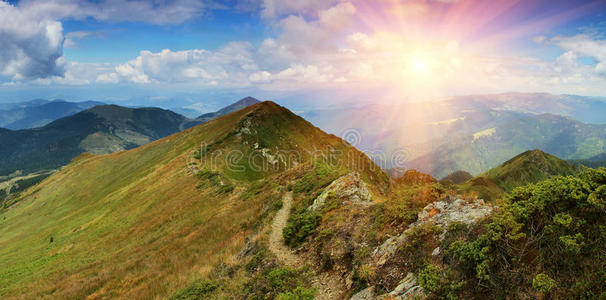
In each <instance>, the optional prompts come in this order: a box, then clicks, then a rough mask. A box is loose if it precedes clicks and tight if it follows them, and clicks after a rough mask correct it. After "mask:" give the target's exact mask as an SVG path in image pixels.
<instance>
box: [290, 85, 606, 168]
mask: <svg viewBox="0 0 606 300" xmlns="http://www.w3.org/2000/svg"><path fill="white" fill-rule="evenodd" d="M545 113H549V114H552V115H558V116H564V117H569V118H572V119H576V120H579V121H580V122H583V123H594V124H604V123H606V98H598V97H580V96H572V95H551V94H525V93H507V94H495V95H471V96H460V97H451V98H445V99H441V100H439V101H428V102H413V103H401V104H386V103H377V104H369V105H358V106H343V107H337V108H331V109H323V110H315V111H308V112H304V113H301V115H302V116H303V117H304V118H305V119H307V120H308V121H310V122H311V123H313V124H314V125H316V126H318V127H320V128H322V129H323V130H326V131H327V132H330V133H333V134H335V135H338V136H340V137H344V138H345V139H346V140H350V139H349V137H348V136H346V135H352V132H353V136H352V137H351V140H353V141H354V142H355V145H354V146H356V147H357V148H358V149H361V150H363V151H365V152H368V153H377V154H378V155H375V156H374V157H373V159H374V160H375V161H376V162H377V164H378V165H380V166H381V167H383V168H385V169H389V168H392V167H407V168H419V167H422V166H424V165H427V164H428V163H430V166H429V167H426V168H424V169H422V171H424V172H430V173H431V175H433V176H435V177H437V178H441V177H444V176H447V175H448V174H450V173H452V172H454V171H456V170H466V171H468V172H471V173H472V174H479V173H481V172H483V171H485V170H488V169H490V168H492V167H495V166H497V165H498V164H499V163H501V162H503V161H505V160H507V159H508V158H510V157H512V156H514V155H515V154H517V153H520V152H523V151H525V150H530V149H535V148H541V149H545V150H547V151H549V152H553V153H555V154H557V155H559V156H561V157H563V158H567V159H568V158H571V157H575V158H586V157H590V156H592V155H595V154H598V153H600V152H598V151H597V150H598V149H593V150H592V149H589V148H592V147H593V148H599V147H600V145H599V144H594V145H593V146H592V143H591V141H590V140H586V142H587V143H588V144H585V145H578V148H579V151H580V152H579V153H577V154H575V155H572V154H569V153H562V152H559V151H558V149H554V148H557V144H554V145H553V147H551V148H548V147H546V144H545V143H539V142H538V139H537V141H534V142H533V141H528V142H527V143H525V144H522V145H514V146H515V147H514V149H509V146H508V147H506V148H505V149H498V148H497V149H494V148H491V147H488V148H487V149H482V148H479V149H476V148H477V147H472V148H471V149H470V148H469V147H468V144H469V143H470V141H473V140H474V135H475V137H478V138H480V137H482V136H487V135H488V134H490V133H491V132H492V130H494V129H504V128H505V126H508V125H506V124H512V125H511V126H513V127H514V128H521V127H524V128H527V127H530V126H524V125H523V124H517V125H515V124H516V123H524V122H528V120H532V117H534V116H540V115H543V114H545ZM528 118H530V119H528ZM554 122H556V123H558V121H554ZM545 125H546V124H541V125H539V126H541V127H542V128H543V129H544V132H534V133H533V134H531V135H530V137H537V136H536V135H534V134H539V135H543V134H545V135H546V136H551V137H552V136H554V135H557V134H558V132H559V130H561V129H562V130H564V127H565V126H568V125H570V126H576V124H574V122H572V123H571V122H569V123H568V124H567V125H565V124H561V125H562V126H563V127H561V126H553V127H551V126H545ZM549 130H555V131H554V132H549ZM567 130H568V131H573V130H574V128H572V127H571V128H569V129H567ZM533 131H536V130H533ZM594 132H595V131H594ZM598 133H599V132H598ZM470 137H471V138H470ZM586 137H587V138H589V136H586ZM566 143H568V142H566ZM480 144H482V143H480ZM442 149H445V150H444V151H443V150H442ZM451 150H454V152H455V154H450V153H451ZM472 150H473V151H472ZM488 150H490V151H496V152H491V153H487V151H488ZM445 154H449V155H446V156H445V157H444V155H445ZM473 157H477V159H475V160H474V159H471V160H470V159H469V158H473ZM394 158H397V159H394ZM404 159H405V160H407V161H408V163H407V164H406V165H405V166H402V165H394V163H393V161H403V160H404ZM464 160H467V161H469V163H468V164H463V163H461V161H464ZM435 162H439V164H436V163H435ZM434 166H435V167H434Z"/></svg>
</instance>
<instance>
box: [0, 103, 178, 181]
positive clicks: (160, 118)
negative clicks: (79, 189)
mask: <svg viewBox="0 0 606 300" xmlns="http://www.w3.org/2000/svg"><path fill="white" fill-rule="evenodd" d="M188 122H190V120H189V119H187V118H185V117H183V116H181V115H178V114H176V113H173V112H171V111H168V110H163V109H159V108H140V109H134V108H125V107H120V106H117V105H103V106H96V107H94V108H91V109H89V110H86V111H83V112H80V113H77V114H75V115H72V116H69V117H65V118H61V119H59V120H56V121H54V122H51V123H50V124H48V125H46V126H43V127H41V128H35V129H23V130H16V131H8V130H3V131H0V175H8V174H10V173H12V172H14V171H16V170H22V171H23V172H24V173H30V172H34V171H38V170H43V169H54V168H57V167H60V166H62V165H65V164H67V163H68V162H69V161H70V160H71V159H72V158H74V157H76V156H78V155H79V154H81V153H83V152H90V153H96V154H101V153H111V152H116V151H121V150H125V149H130V148H134V147H137V146H140V145H143V144H146V143H149V142H150V141H153V140H157V139H159V138H162V137H165V136H167V135H170V134H173V133H175V132H178V131H180V130H182V129H183V128H184V126H185V124H186V123H188Z"/></svg>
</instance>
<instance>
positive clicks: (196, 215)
mask: <svg viewBox="0 0 606 300" xmlns="http://www.w3.org/2000/svg"><path fill="white" fill-rule="evenodd" d="M334 151H336V152H334ZM330 153H332V155H330V156H328V155H324V154H330ZM329 157H330V159H328V158H329ZM335 159H336V160H335ZM353 168H355V169H353ZM327 170H328V172H326V171H327ZM352 170H356V171H357V172H359V174H360V177H361V179H362V180H364V181H365V182H367V183H368V185H369V190H370V192H371V193H372V194H373V195H381V193H382V191H383V190H385V189H386V188H387V184H388V180H389V179H388V177H387V175H386V174H385V173H383V172H382V171H381V170H379V169H378V168H376V166H374V165H373V164H372V162H371V161H370V160H369V159H368V158H367V157H366V156H364V155H363V154H362V153H360V152H358V151H357V150H355V149H354V148H352V147H351V146H349V145H347V144H346V143H344V142H343V141H342V140H340V139H339V138H337V137H334V136H330V135H327V134H325V133H323V132H322V131H320V130H319V129H317V128H315V127H313V126H312V125H311V124H309V123H307V122H306V121H304V120H303V119H301V118H299V117H298V116H296V115H294V114H293V113H291V112H290V111H288V110H286V109H284V108H282V107H280V106H278V105H276V104H274V103H271V102H263V103H260V104H256V105H253V106H251V107H248V108H245V109H243V110H240V111H237V112H235V113H232V114H228V115H226V116H223V117H221V118H218V119H215V120H213V121H210V122H208V123H205V124H203V125H199V126H196V127H193V128H190V129H187V130H185V131H183V132H180V133H178V134H175V135H171V136H169V137H166V138H163V139H161V140H158V141H155V142H152V143H149V144H147V145H144V146H141V147H138V148H135V149H132V150H129V151H123V152H118V153H113V154H108V155H90V154H84V155H81V156H79V157H78V158H76V159H75V160H74V161H72V162H71V163H70V164H69V165H67V166H66V167H65V168H63V169H62V170H61V171H59V172H57V173H55V174H53V175H52V176H50V177H49V178H47V179H46V180H44V181H43V182H42V183H40V184H39V185H37V186H36V187H35V188H31V189H28V190H27V191H26V192H24V193H22V195H21V196H20V197H21V198H20V199H19V201H18V202H17V204H15V205H13V206H12V207H10V208H9V209H5V210H3V211H2V212H1V217H0V266H1V268H0V296H2V297H3V298H12V297H14V296H15V295H20V297H24V298H41V297H49V298H84V297H87V296H88V297H93V298H96V297H100V298H110V297H111V298H116V297H121V298H133V297H137V298H156V297H160V298H167V297H169V296H171V295H173V294H175V293H179V295H184V294H188V293H192V292H193V291H197V292H196V293H204V291H214V292H216V293H223V294H224V295H232V296H233V295H238V294H240V293H242V292H243V291H248V292H246V294H250V293H255V292H258V293H262V295H263V294H268V293H273V292H276V293H277V292H280V291H283V292H288V290H284V289H286V287H285V286H274V285H263V284H264V283H263V282H264V281H263V280H266V279H264V278H268V277H269V278H283V279H280V280H299V279H300V280H301V281H300V282H299V283H298V284H300V285H301V286H300V288H301V289H303V288H305V287H309V288H311V287H310V286H309V284H308V283H305V282H308V281H307V280H306V279H305V278H307V277H305V276H307V275H305V274H307V273H306V271H304V269H288V268H285V267H280V264H279V261H276V260H275V259H273V258H271V255H269V253H267V252H266V250H263V249H267V248H265V247H266V246H263V245H266V241H267V235H266V229H267V228H268V227H267V226H268V224H269V223H270V221H271V217H272V216H273V215H274V214H275V211H277V210H278V209H279V208H280V207H281V205H282V203H281V201H280V199H281V196H282V191H285V190H286V188H287V186H289V184H292V182H297V184H295V187H294V188H293V189H294V190H296V191H305V192H306V193H307V192H309V193H316V191H318V190H320V189H322V188H324V187H325V186H326V185H328V184H329V183H330V182H331V181H326V180H329V179H330V178H333V177H332V176H341V174H348V173H350V172H351V171H352ZM310 176H311V177H310ZM91 249H94V250H91ZM247 249H248V250H247ZM264 251H265V252H264ZM239 253H240V254H239ZM245 266H246V267H245ZM255 274H256V275H255ZM268 274H271V276H270V275H268ZM272 276H273V277H272ZM276 276H278V277H276ZM281 276H287V277H281ZM298 278H299V279H298ZM221 280H228V282H229V284H221V282H222V281H221ZM289 286H290V285H289ZM295 287H296V285H295ZM266 289H270V290H266ZM293 289H294V287H293ZM199 295H202V294H199Z"/></svg>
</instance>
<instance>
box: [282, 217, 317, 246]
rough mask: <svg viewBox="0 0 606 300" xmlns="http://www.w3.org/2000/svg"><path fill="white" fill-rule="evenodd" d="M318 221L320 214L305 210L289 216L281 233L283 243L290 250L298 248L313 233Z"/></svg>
mask: <svg viewBox="0 0 606 300" xmlns="http://www.w3.org/2000/svg"><path fill="white" fill-rule="evenodd" d="M320 219H321V216H320V214H318V213H316V212H310V211H307V210H305V211H303V212H301V213H296V214H293V215H291V216H290V218H288V223H287V224H286V226H285V227H284V230H283V231H282V236H283V237H284V243H285V244H286V245H288V246H290V247H292V248H296V247H299V246H300V245H301V244H302V243H303V241H304V240H305V238H306V237H307V236H309V235H310V234H312V233H313V232H314V230H315V229H316V227H317V226H318V223H319V222H320Z"/></svg>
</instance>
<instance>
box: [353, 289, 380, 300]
mask: <svg viewBox="0 0 606 300" xmlns="http://www.w3.org/2000/svg"><path fill="white" fill-rule="evenodd" d="M372 299H375V287H374V286H371V287H368V288H365V289H363V290H361V291H360V292H358V293H357V294H355V295H353V296H351V298H349V300H372Z"/></svg>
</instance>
